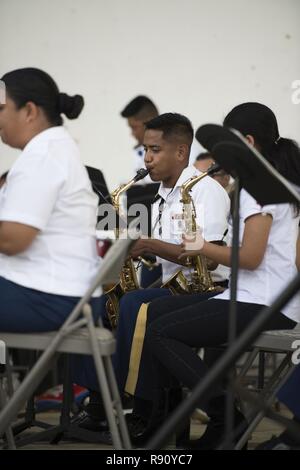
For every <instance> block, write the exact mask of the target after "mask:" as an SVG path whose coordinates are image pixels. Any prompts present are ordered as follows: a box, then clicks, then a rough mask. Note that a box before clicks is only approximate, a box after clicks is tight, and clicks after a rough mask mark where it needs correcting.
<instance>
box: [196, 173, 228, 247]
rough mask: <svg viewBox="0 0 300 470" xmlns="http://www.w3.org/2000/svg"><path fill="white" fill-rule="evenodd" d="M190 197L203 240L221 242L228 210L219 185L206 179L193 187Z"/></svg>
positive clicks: (225, 196) (224, 193)
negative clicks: (201, 230)
mask: <svg viewBox="0 0 300 470" xmlns="http://www.w3.org/2000/svg"><path fill="white" fill-rule="evenodd" d="M205 180H206V181H205ZM192 197H193V200H194V204H195V210H196V221H197V224H198V225H199V226H200V227H201V228H202V229H203V235H204V238H205V240H207V241H217V240H221V239H222V238H223V235H224V232H225V231H226V229H227V223H228V215H229V208H230V201H229V197H228V195H227V193H226V191H225V190H224V189H223V188H222V186H221V185H220V184H219V183H217V182H216V181H214V180H212V179H211V178H209V177H207V178H204V179H203V180H201V181H200V182H199V183H198V184H197V185H195V186H194V188H193V192H192Z"/></svg>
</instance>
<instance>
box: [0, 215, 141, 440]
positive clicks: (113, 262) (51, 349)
mask: <svg viewBox="0 0 300 470" xmlns="http://www.w3.org/2000/svg"><path fill="white" fill-rule="evenodd" d="M136 225H137V222H136V221H135V220H134V221H133V222H132V223H131V224H130V228H129V232H130V237H128V238H126V239H119V240H117V241H116V242H115V243H114V245H113V246H112V247H111V248H110V249H109V251H108V252H107V254H106V256H105V257H104V259H103V263H102V265H101V268H100V270H99V273H98V275H97V276H96V279H95V280H94V282H93V284H92V286H91V287H90V288H89V289H88V291H87V293H86V294H85V295H84V297H83V298H82V299H81V300H80V301H79V303H78V304H77V305H76V307H75V308H74V309H73V311H72V312H71V314H70V315H69V317H68V318H67V320H66V321H65V323H64V324H63V325H62V327H61V328H60V329H59V330H58V331H56V332H47V333H5V332H4V333H2V332H1V333H0V335H1V337H2V338H3V340H4V341H5V342H6V345H7V347H18V348H26V349H32V350H41V351H43V353H42V354H41V356H40V357H39V359H38V360H37V362H36V363H35V365H34V367H33V368H32V369H31V371H30V372H29V373H28V374H27V376H26V377H25V378H24V380H23V381H22V383H21V385H20V386H19V387H18V389H17V390H16V391H15V392H14V394H13V396H12V397H11V398H10V400H9V401H8V403H6V404H5V406H4V408H3V410H2V411H1V413H0V436H1V435H2V434H3V433H5V432H7V431H8V429H9V427H10V425H11V423H12V422H13V420H14V419H15V418H16V417H17V414H18V411H19V410H20V408H21V407H22V405H23V403H24V402H25V401H27V400H28V398H29V397H30V396H31V395H32V394H33V392H34V390H35V389H36V387H37V386H38V384H39V383H40V382H41V381H42V379H43V377H44V376H45V374H46V373H47V371H48V369H49V366H50V363H51V361H52V360H53V358H54V354H55V353H56V352H64V353H76V354H89V355H90V354H92V355H93V357H94V361H95V368H96V373H97V378H98V381H99V386H100V391H101V394H102V398H103V403H104V408H105V412H106V416H107V420H108V424H109V428H110V431H111V435H112V441H113V445H114V447H115V448H116V449H123V448H125V449H130V448H131V444H130V440H129V436H128V431H127V426H126V422H125V419H124V415H123V410H122V405H121V400H120V396H119V391H118V387H117V384H116V379H115V376H114V371H113V368H112V363H111V355H112V354H113V353H114V351H115V339H114V337H113V335H112V333H111V332H110V331H109V330H106V329H104V328H103V327H95V325H94V322H93V317H92V311H91V307H90V305H89V304H88V301H89V299H90V297H91V296H92V294H93V292H94V291H95V289H96V288H97V287H98V286H99V285H102V284H103V283H110V282H117V281H118V280H119V273H120V269H121V267H122V265H123V262H124V259H125V256H126V254H127V252H128V249H129V247H130V246H131V245H132V243H134V242H135V239H136V238H137V237H138V232H137V231H136V230H135V228H136ZM81 314H82V315H81ZM46 432H47V431H46Z"/></svg>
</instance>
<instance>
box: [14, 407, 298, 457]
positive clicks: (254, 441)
mask: <svg viewBox="0 0 300 470" xmlns="http://www.w3.org/2000/svg"><path fill="white" fill-rule="evenodd" d="M280 412H281V413H282V414H283V415H284V416H289V413H288V412H287V411H286V410H284V409H281V411H280ZM37 417H38V419H39V420H41V421H45V422H47V423H49V424H51V425H55V424H58V421H59V414H58V413H57V412H47V413H40V414H39V415H38V416H37ZM204 430H205V425H203V424H201V423H200V422H199V421H198V420H197V419H193V420H192V426H191V436H192V438H197V437H200V436H201V434H202V433H203V432H204ZM37 431H39V429H38V428H31V429H30V431H29V432H30V433H32V432H34V433H35V432H37ZM280 432H281V427H280V426H279V425H278V424H276V423H274V422H273V421H271V420H269V419H267V418H264V419H263V420H262V421H261V423H260V424H259V425H258V427H257V428H256V430H255V431H254V432H253V433H252V436H251V439H250V440H249V442H248V450H253V449H255V448H256V446H257V445H258V444H260V443H261V442H263V441H265V440H267V439H269V438H270V437H271V436H272V435H278V434H279V433H280ZM25 433H28V431H24V432H23V436H24V435H25ZM22 449H24V450H44V449H47V450H104V449H105V450H112V449H113V448H112V446H108V445H104V444H98V443H96V444H95V443H94V444H91V443H86V442H79V441H75V440H73V441H67V440H62V441H60V442H59V444H58V445H51V444H49V443H48V442H35V443H33V444H29V445H26V446H24V447H22ZM167 449H175V447H174V445H170V446H168V447H167Z"/></svg>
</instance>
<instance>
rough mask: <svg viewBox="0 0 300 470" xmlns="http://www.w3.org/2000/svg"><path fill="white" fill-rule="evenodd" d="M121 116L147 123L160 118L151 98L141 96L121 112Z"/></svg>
mask: <svg viewBox="0 0 300 470" xmlns="http://www.w3.org/2000/svg"><path fill="white" fill-rule="evenodd" d="M121 116H122V117H124V118H130V117H135V118H137V119H139V120H141V121H147V120H149V119H152V118H154V117H155V116H158V109H157V107H156V106H155V104H154V103H153V101H151V100H150V98H148V97H147V96H144V95H139V96H137V97H136V98H134V99H133V100H131V101H130V102H129V103H128V104H127V105H126V106H125V108H124V109H123V110H122V111H121Z"/></svg>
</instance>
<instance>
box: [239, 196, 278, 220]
mask: <svg viewBox="0 0 300 470" xmlns="http://www.w3.org/2000/svg"><path fill="white" fill-rule="evenodd" d="M275 213H276V205H275V204H268V205H266V206H261V205H260V204H259V203H258V202H257V201H256V200H255V199H254V198H253V197H252V196H250V194H249V193H247V191H245V190H244V189H242V191H241V196H240V215H241V218H242V219H243V221H244V222H245V221H246V220H247V219H248V218H249V217H251V216H252V215H256V214H270V215H271V216H272V217H273V218H274V216H275Z"/></svg>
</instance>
